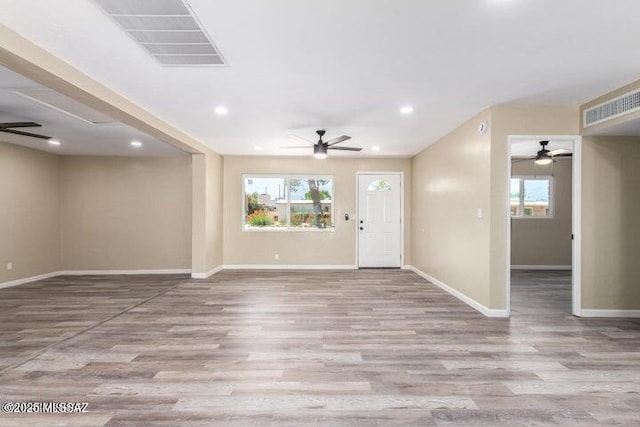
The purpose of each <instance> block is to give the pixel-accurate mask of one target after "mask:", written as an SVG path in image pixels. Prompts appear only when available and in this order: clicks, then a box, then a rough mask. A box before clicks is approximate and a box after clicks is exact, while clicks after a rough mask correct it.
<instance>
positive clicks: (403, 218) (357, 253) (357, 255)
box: [355, 171, 406, 268]
mask: <svg viewBox="0 0 640 427" xmlns="http://www.w3.org/2000/svg"><path fill="white" fill-rule="evenodd" d="M360 175H400V267H401V268H402V266H403V265H405V264H404V262H405V257H404V224H405V222H406V218H405V216H404V202H405V201H404V191H405V187H404V172H402V171H384V172H375V171H356V227H355V233H356V268H359V266H360V259H359V258H360V250H359V249H360V247H359V245H360V233H358V231H359V227H360V226H359V224H358V222H357V221H358V219H359V218H360V216H359V214H360Z"/></svg>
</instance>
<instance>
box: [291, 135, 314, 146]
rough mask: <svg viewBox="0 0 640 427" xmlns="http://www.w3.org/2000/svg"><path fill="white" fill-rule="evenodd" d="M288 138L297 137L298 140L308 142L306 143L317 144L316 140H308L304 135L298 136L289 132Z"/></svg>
mask: <svg viewBox="0 0 640 427" xmlns="http://www.w3.org/2000/svg"><path fill="white" fill-rule="evenodd" d="M287 138H289V139H295V140H297V141H298V142H306V143H308V144H311V145H313V144H315V142H314V141H310V140H308V139H307V138H303V137H301V136H298V135H291V134H289V135H287Z"/></svg>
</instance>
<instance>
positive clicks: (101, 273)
mask: <svg viewBox="0 0 640 427" xmlns="http://www.w3.org/2000/svg"><path fill="white" fill-rule="evenodd" d="M189 273H191V269H188V268H186V269H185V268H167V269H159V270H65V271H60V272H59V274H58V276H111V275H116V274H118V275H124V274H127V275H128V274H189Z"/></svg>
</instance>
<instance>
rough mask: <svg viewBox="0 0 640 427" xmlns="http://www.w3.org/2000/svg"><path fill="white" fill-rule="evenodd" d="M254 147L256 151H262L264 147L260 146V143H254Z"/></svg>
mask: <svg viewBox="0 0 640 427" xmlns="http://www.w3.org/2000/svg"><path fill="white" fill-rule="evenodd" d="M253 149H254V150H256V151H261V150H262V147H260V146H259V145H254V146H253Z"/></svg>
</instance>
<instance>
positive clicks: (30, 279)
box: [0, 271, 62, 289]
mask: <svg viewBox="0 0 640 427" xmlns="http://www.w3.org/2000/svg"><path fill="white" fill-rule="evenodd" d="M61 274H62V272H61V271H54V272H52V273H46V274H40V275H38V276H31V277H24V278H22V279H16V280H9V281H8V282H3V283H0V289H3V288H10V287H11V286H18V285H22V284H25V283H30V282H37V281H38V280H44V279H49V278H51V277H56V276H60V275H61Z"/></svg>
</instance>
